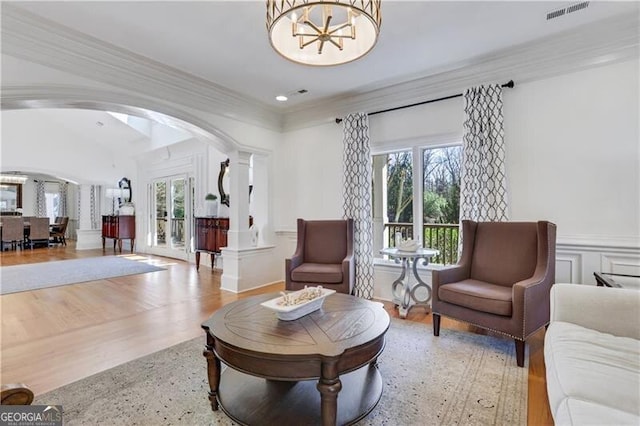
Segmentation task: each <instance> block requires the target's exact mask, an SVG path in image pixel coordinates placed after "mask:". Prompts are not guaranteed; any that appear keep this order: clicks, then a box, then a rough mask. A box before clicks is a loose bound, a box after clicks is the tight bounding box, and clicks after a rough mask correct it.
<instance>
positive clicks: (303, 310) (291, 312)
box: [260, 288, 336, 321]
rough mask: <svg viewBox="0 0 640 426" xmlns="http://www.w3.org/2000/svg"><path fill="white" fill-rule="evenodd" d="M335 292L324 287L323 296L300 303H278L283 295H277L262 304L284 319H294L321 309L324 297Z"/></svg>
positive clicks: (293, 293)
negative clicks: (288, 304)
mask: <svg viewBox="0 0 640 426" xmlns="http://www.w3.org/2000/svg"><path fill="white" fill-rule="evenodd" d="M303 291H304V290H298V291H294V292H291V293H287V294H289V295H294V296H295V295H296V294H297V293H302V292H303ZM335 292H336V291H335V290H330V289H327V288H323V289H322V295H321V296H319V297H316V298H315V299H313V300H309V301H307V302H304V303H300V304H298V305H290V306H284V305H279V304H278V303H279V302H281V301H282V296H280V297H276V298H275V299H271V300H267V301H266V302H262V303H261V304H260V305H262V306H264V307H265V308H267V309H271V310H272V311H275V312H276V314H277V315H278V318H279V319H281V320H283V321H293V320H296V319H298V318H300V317H302V316H305V315H307V314H310V313H311V312H313V311H316V310H318V309H320V307H321V306H322V303H323V302H324V299H325V298H326V297H327V296H330V295H332V294H333V293H335Z"/></svg>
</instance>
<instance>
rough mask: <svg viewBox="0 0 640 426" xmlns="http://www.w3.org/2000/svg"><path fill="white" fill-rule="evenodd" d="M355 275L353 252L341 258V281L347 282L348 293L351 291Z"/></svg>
mask: <svg viewBox="0 0 640 426" xmlns="http://www.w3.org/2000/svg"><path fill="white" fill-rule="evenodd" d="M355 277H356V262H355V261H354V259H353V254H349V255H347V257H345V258H344V259H343V260H342V282H343V283H346V284H348V286H349V291H348V294H352V293H353V286H354V284H355Z"/></svg>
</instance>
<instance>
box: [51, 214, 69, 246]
mask: <svg viewBox="0 0 640 426" xmlns="http://www.w3.org/2000/svg"><path fill="white" fill-rule="evenodd" d="M68 224H69V217H68V216H64V217H58V218H56V223H54V224H53V225H51V231H50V233H49V235H50V236H51V242H53V243H56V244H62V245H65V246H66V245H67V239H66V238H65V235H66V233H67V225H68Z"/></svg>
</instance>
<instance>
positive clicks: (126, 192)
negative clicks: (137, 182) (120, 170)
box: [118, 177, 133, 205]
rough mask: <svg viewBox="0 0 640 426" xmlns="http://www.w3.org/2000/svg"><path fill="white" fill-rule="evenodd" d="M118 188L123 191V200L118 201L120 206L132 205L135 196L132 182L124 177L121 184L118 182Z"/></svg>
mask: <svg viewBox="0 0 640 426" xmlns="http://www.w3.org/2000/svg"><path fill="white" fill-rule="evenodd" d="M118 187H119V188H120V189H121V190H122V198H119V199H118V202H119V204H120V205H122V203H130V202H131V198H132V196H133V194H132V193H131V192H132V191H131V180H130V179H127V178H126V177H123V178H122V179H120V182H118Z"/></svg>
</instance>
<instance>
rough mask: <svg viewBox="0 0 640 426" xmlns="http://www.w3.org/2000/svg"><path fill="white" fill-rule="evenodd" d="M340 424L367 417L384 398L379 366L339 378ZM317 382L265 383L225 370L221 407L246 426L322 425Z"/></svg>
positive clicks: (338, 422) (221, 390)
mask: <svg viewBox="0 0 640 426" xmlns="http://www.w3.org/2000/svg"><path fill="white" fill-rule="evenodd" d="M340 381H341V382H342V390H341V391H340V393H339V394H338V413H337V424H339V425H345V424H346V425H350V424H353V423H355V422H357V421H358V420H360V419H362V418H363V417H365V416H366V415H367V414H369V413H370V412H371V410H373V409H374V408H375V406H376V405H377V404H378V401H379V400H380V396H381V395H382V378H381V377H380V373H379V372H378V369H377V367H375V366H373V365H366V366H364V367H362V368H360V369H359V370H356V371H352V372H351V373H348V374H343V375H341V376H340ZM317 383H318V380H305V381H301V382H286V381H276V380H266V379H263V378H260V377H255V376H251V375H248V374H244V373H241V372H239V371H236V370H234V369H233V368H226V369H225V371H224V372H223V373H222V377H221V380H220V388H219V391H218V401H219V403H220V408H222V410H223V411H224V412H225V413H226V414H227V415H228V416H229V417H231V418H232V419H233V420H234V421H236V422H238V423H240V424H243V425H256V424H274V425H279V426H283V425H301V424H317V425H319V424H322V420H321V414H320V405H321V404H320V392H318V389H317Z"/></svg>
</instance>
